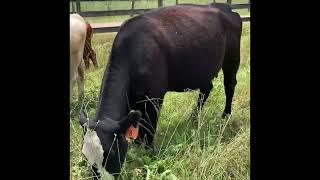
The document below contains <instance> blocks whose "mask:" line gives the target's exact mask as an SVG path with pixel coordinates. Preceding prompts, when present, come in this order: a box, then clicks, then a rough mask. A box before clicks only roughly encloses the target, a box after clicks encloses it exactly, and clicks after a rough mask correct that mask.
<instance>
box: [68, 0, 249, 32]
mask: <svg viewBox="0 0 320 180" xmlns="http://www.w3.org/2000/svg"><path fill="white" fill-rule="evenodd" d="M80 1H86V2H90V1H89V0H73V2H75V4H76V7H74V3H72V12H71V13H74V12H77V13H79V14H80V15H81V16H83V17H99V16H123V15H130V16H133V15H134V14H142V13H144V12H147V11H149V10H152V9H134V5H135V1H138V0H131V1H130V2H131V3H132V4H131V9H126V10H109V11H81V6H80ZM93 1H112V0H93ZM119 1H121V0H119ZM126 1H128V0H126ZM157 1H158V7H161V6H163V0H157ZM70 2H72V1H70ZM227 3H229V4H230V5H231V8H232V9H248V11H250V0H249V3H247V4H232V0H227ZM176 4H178V0H176ZM242 20H243V21H250V16H243V17H242ZM120 25H121V23H92V27H93V29H94V33H105V32H117V31H118V30H119V28H120Z"/></svg>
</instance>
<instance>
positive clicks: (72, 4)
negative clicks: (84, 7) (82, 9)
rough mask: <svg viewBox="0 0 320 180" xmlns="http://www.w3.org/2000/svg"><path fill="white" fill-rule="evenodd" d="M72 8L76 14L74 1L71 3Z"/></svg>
mask: <svg viewBox="0 0 320 180" xmlns="http://www.w3.org/2000/svg"><path fill="white" fill-rule="evenodd" d="M71 6H72V12H73V13H74V12H76V9H75V7H74V1H71Z"/></svg>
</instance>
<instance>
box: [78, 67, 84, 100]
mask: <svg viewBox="0 0 320 180" xmlns="http://www.w3.org/2000/svg"><path fill="white" fill-rule="evenodd" d="M77 84H78V96H79V97H78V98H79V102H80V101H81V100H82V99H83V98H84V69H83V66H81V64H80V65H79V67H78V76H77Z"/></svg>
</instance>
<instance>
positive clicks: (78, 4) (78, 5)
mask: <svg viewBox="0 0 320 180" xmlns="http://www.w3.org/2000/svg"><path fill="white" fill-rule="evenodd" d="M76 7H77V13H80V12H81V8H80V0H76Z"/></svg>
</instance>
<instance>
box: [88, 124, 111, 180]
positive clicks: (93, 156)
mask: <svg viewBox="0 0 320 180" xmlns="http://www.w3.org/2000/svg"><path fill="white" fill-rule="evenodd" d="M82 153H83V154H84V155H85V157H86V158H87V160H88V162H89V164H90V165H94V164H95V165H96V166H97V168H98V172H99V173H100V176H101V177H102V178H103V179H107V180H113V179H114V177H113V176H112V175H111V174H110V173H108V172H107V171H106V170H105V168H104V167H102V162H103V148H102V145H101V141H100V139H99V137H98V135H97V133H96V132H95V131H93V130H88V131H87V132H86V134H85V136H84V139H83V147H82Z"/></svg>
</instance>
